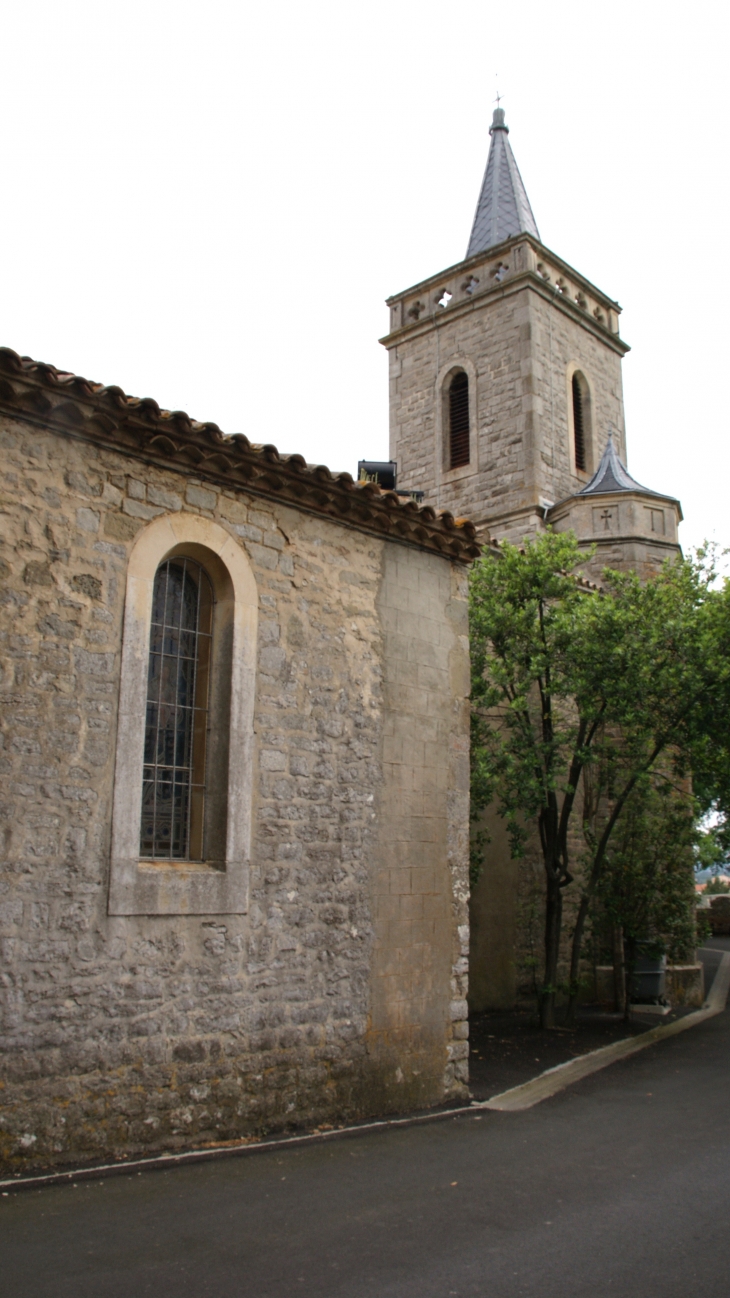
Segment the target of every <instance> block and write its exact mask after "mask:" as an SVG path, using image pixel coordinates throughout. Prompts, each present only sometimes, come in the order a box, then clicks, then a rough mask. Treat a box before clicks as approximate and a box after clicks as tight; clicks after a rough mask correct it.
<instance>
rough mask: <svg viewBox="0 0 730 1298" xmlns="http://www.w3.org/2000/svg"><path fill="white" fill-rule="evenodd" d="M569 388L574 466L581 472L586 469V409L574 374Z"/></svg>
mask: <svg viewBox="0 0 730 1298" xmlns="http://www.w3.org/2000/svg"><path fill="white" fill-rule="evenodd" d="M571 389H572V393H573V450H574V452H575V467H576V469H578V470H579V471H580V472H581V473H584V472H585V469H586V434H587V432H588V429H587V427H586V424H587V422H588V421H587V419H586V409H585V397H584V393H583V388H582V385H581V381H580V377H579V375H578V374H574V375H573V378H572V379H571Z"/></svg>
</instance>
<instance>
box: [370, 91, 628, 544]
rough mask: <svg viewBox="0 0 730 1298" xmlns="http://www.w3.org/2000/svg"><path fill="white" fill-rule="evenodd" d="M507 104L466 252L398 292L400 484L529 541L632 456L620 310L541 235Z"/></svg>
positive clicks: (396, 442)
mask: <svg viewBox="0 0 730 1298" xmlns="http://www.w3.org/2000/svg"><path fill="white" fill-rule="evenodd" d="M508 132H509V128H508V127H507V125H506V123H505V114H504V110H503V109H501V108H497V109H496V110H495V112H494V117H493V121H492V126H491V128H490V135H491V143H490V148H489V157H488V160H487V167H486V171H485V173H484V180H483V182H482V188H481V192H480V195H479V201H478V203H477V209H476V214H475V216H474V222H473V226H472V231H471V236H470V239H469V245H468V248H467V254H466V257H465V258H464V260H463V261H461V262H458V263H457V265H455V266H451V267H449V268H448V269H447V270H445V271H443V272H441V273H440V274H438V275H433V276H431V277H430V278H429V279H426V280H423V281H422V282H421V283H420V284H415V285H413V287H412V288H409V289H406V290H405V291H404V292H402V293H396V294H395V295H394V296H393V297H391V298H389V299H388V307H389V309H390V332H389V333H388V335H387V336H386V337H385V338H383V339H382V340H381V341H382V343H383V345H384V346H385V347H386V348H387V349H388V352H389V355H390V457H391V460H395V461H396V462H397V465H398V487H399V488H403V489H405V490H420V491H423V492H424V494H425V503H427V504H430V505H433V506H434V507H435V508H437V509H448V510H450V511H451V512H452V513H453V514H454V515H456V516H463V515H467V516H468V517H469V518H471V519H472V520H473V521H474V523H475V524H476V525H477V527H478V528H479V529H480V530H482V532H483V534H485V535H489V536H491V537H493V538H494V539H497V540H500V539H502V538H503V537H507V538H508V539H510V540H512V541H520V540H522V539H523V537H525V536H527V535H530V534H532V533H534V532H535V531H537V530H539V529H541V528H542V527H544V526H545V523H546V521H549V515H550V511H551V509H552V507H553V506H554V505H555V504H556V503H558V502H562V501H565V500H566V499H567V498H569V497H573V496H575V495H577V494H578V493H579V492H581V491H582V490H583V488H584V487H586V486H587V485H588V484H589V482H590V480H591V478H592V477H593V475H594V474H595V472H596V471H597V469H598V466H599V464H600V461H601V456H602V452H603V450H604V447H605V444H606V439H607V435H608V430H609V428H613V429H614V438H615V451H616V453H617V454H618V455H619V457H621V458H623V459H625V454H626V451H625V433H624V408H623V391H622V382H621V359H622V357H623V355H624V354H625V352H626V351H628V347H627V345H626V343H624V342H623V340H622V339H621V337H620V336H619V314H620V307H619V306H618V304H617V303H616V302H614V301H613V300H612V299H611V298H610V297H607V295H606V294H605V293H603V292H602V291H601V290H600V289H598V288H596V286H595V285H594V284H591V283H590V282H589V281H588V280H587V279H585V278H584V276H583V275H581V274H580V273H579V272H578V271H576V270H574V269H573V268H572V267H571V266H569V265H568V263H567V262H564V261H562V260H561V259H560V258H559V257H557V256H556V255H555V254H554V253H552V252H550V251H549V250H548V249H547V248H545V247H544V246H543V244H542V243H541V242H540V235H539V232H538V228H537V224H536V221H535V217H534V215H533V212H532V208H531V206H530V202H529V199H528V197H527V193H526V190H525V187H524V184H523V182H522V178H521V176H520V173H519V170H518V167H517V163H516V161H515V158H514V154H513V152H512V149H511V147H510V143H509V137H508Z"/></svg>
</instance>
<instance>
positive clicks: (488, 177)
mask: <svg viewBox="0 0 730 1298" xmlns="http://www.w3.org/2000/svg"><path fill="white" fill-rule="evenodd" d="M489 134H490V135H491V137H492V143H491V144H490V146H489V157H488V158H487V169H486V171H485V172H484V180H483V181H482V192H481V193H480V195H479V202H478V203H477V210H476V213H475V216H474V224H473V226H472V229H471V238H470V240H469V247H468V249H467V253H466V255H467V257H473V256H475V254H476V253H478V252H484V251H485V250H486V249H487V248H491V247H493V246H494V244H497V243H501V242H502V240H503V239H509V238H510V237H511V235H513V234H521V233H522V232H523V231H527V233H528V234H532V235H534V236H535V238H536V239H539V238H540V235H539V232H538V229H537V223H536V221H535V218H534V216H533V215H532V208H531V207H530V200H529V199H528V197H527V193H526V191H525V186H524V185H523V183H522V177H521V175H520V173H519V170H518V168H517V163H516V162H515V157H514V154H513V152H512V149H511V148H510V143H509V140H508V139H507V136H508V134H509V127H508V126H506V125H505V120H504V109H503V108H495V110H494V116H493V118H492V125H491V126H490V128H489Z"/></svg>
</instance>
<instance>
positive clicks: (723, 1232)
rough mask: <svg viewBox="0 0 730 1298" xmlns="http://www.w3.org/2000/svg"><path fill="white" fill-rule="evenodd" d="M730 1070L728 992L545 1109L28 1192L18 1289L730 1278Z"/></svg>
mask: <svg viewBox="0 0 730 1298" xmlns="http://www.w3.org/2000/svg"><path fill="white" fill-rule="evenodd" d="M713 945H714V946H715V947H717V948H719V949H724V950H727V949H730V942H728V941H723V940H716V941H715V942H714V943H713ZM729 1083H730V1011H726V1012H725V1013H724V1014H721V1015H718V1016H717V1017H716V1018H714V1019H711V1020H709V1021H708V1022H706V1023H704V1024H702V1025H700V1026H699V1027H696V1028H693V1029H691V1030H690V1031H688V1032H685V1033H682V1034H681V1035H679V1036H676V1037H673V1038H672V1039H670V1040H668V1041H666V1042H662V1043H660V1044H657V1045H654V1046H650V1047H649V1048H648V1049H646V1050H645V1051H642V1052H641V1053H640V1054H638V1055H636V1056H635V1057H633V1058H631V1059H627V1060H625V1061H623V1062H621V1063H618V1064H614V1065H613V1066H612V1067H610V1068H608V1069H606V1070H605V1071H603V1072H600V1073H597V1074H596V1075H594V1076H593V1077H590V1078H587V1079H586V1080H585V1081H583V1082H581V1083H579V1084H578V1085H576V1086H574V1087H572V1088H571V1089H570V1090H568V1091H566V1092H564V1093H563V1094H561V1095H558V1096H556V1097H554V1098H553V1099H552V1100H548V1101H546V1102H545V1103H543V1104H541V1105H538V1106H537V1107H536V1108H534V1109H531V1110H529V1111H527V1112H524V1113H514V1114H510V1113H496V1112H485V1113H483V1114H482V1115H481V1116H471V1115H469V1116H465V1117H454V1118H448V1119H446V1120H444V1121H439V1122H433V1123H427V1124H424V1125H422V1126H418V1127H409V1128H403V1129H400V1130H389V1131H386V1132H381V1133H370V1134H367V1135H364V1136H348V1137H345V1138H342V1139H338V1140H337V1141H334V1142H332V1143H329V1144H326V1143H325V1144H312V1145H309V1146H306V1147H303V1148H299V1149H291V1150H288V1151H284V1150H281V1151H275V1152H271V1153H262V1154H254V1155H244V1156H242V1157H236V1158H228V1159H223V1160H221V1161H218V1162H212V1163H204V1164H201V1165H198V1166H187V1167H181V1168H178V1169H175V1170H171V1171H169V1172H147V1173H145V1174H143V1175H134V1176H124V1177H113V1178H110V1179H107V1180H105V1181H103V1182H99V1181H91V1182H86V1183H82V1184H80V1185H79V1186H78V1187H77V1188H74V1187H72V1186H68V1185H64V1186H58V1187H51V1188H48V1189H44V1190H40V1191H33V1192H31V1191H25V1192H21V1193H17V1194H12V1195H10V1196H9V1197H8V1198H3V1199H0V1277H2V1290H3V1292H4V1293H6V1294H8V1295H13V1298H46V1295H48V1296H49V1298H50V1295H53V1298H70V1296H71V1295H73V1298H92V1296H93V1298H122V1296H124V1298H138V1296H142V1295H146V1294H152V1295H155V1298H168V1295H169V1296H170V1298H172V1296H173V1295H174V1298H193V1296H195V1298H204V1296H205V1295H212V1296H214V1298H244V1296H245V1298H290V1296H291V1295H302V1296H303V1298H304V1296H306V1298H365V1296H367V1298H391V1296H393V1298H395V1296H396V1295H397V1298H472V1296H476V1295H478V1298H516V1296H517V1295H529V1298H533V1296H534V1298H538V1296H539V1298H553V1296H554V1298H583V1296H584V1295H585V1298H588V1296H589V1295H590V1298H602V1296H603V1295H612V1294H616V1295H620V1296H621V1298H634V1295H636V1298H694V1295H701V1296H702V1298H727V1295H728V1294H730V1248H728V1240H729V1237H730V1105H729V1104H728V1099H729V1089H730V1088H729Z"/></svg>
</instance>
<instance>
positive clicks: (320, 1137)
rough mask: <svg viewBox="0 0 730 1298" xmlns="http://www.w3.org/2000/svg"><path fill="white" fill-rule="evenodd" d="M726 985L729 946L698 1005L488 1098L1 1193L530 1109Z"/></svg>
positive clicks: (647, 1041)
mask: <svg viewBox="0 0 730 1298" xmlns="http://www.w3.org/2000/svg"><path fill="white" fill-rule="evenodd" d="M729 990H730V952H726V953H725V954H724V955H723V957H722V959H721V961H720V965H719V968H718V970H717V973H716V974H715V978H714V981H713V983H712V988H711V990H710V994H709V996H708V998H707V1000H706V1001H705V1004H704V1005H703V1007H702V1009H701V1010H696V1011H695V1013H694V1014H687V1015H686V1017H685V1018H683V1019H677V1020H676V1022H674V1023H667V1024H664V1025H662V1026H660V1027H657V1028H650V1030H649V1031H648V1032H644V1033H643V1034H642V1035H641V1036H640V1037H630V1038H627V1039H624V1040H623V1041H615V1042H614V1043H613V1045H610V1046H603V1047H602V1048H601V1049H600V1050H592V1051H591V1053H590V1054H587V1055H581V1056H580V1057H579V1058H578V1059H571V1060H569V1061H568V1063H566V1064H558V1065H557V1066H556V1067H555V1068H548V1069H547V1070H546V1072H544V1073H540V1074H539V1076H538V1077H533V1079H532V1081H530V1082H523V1084H522V1085H521V1086H514V1087H513V1088H512V1089H511V1090H509V1091H502V1093H501V1094H500V1095H493V1096H492V1097H491V1099H489V1100H473V1101H472V1103H471V1104H464V1105H459V1106H456V1107H454V1108H453V1109H439V1110H438V1112H437V1113H418V1114H414V1115H412V1116H410V1117H408V1116H407V1117H403V1118H381V1119H380V1120H379V1121H377V1122H362V1123H359V1124H358V1125H357V1126H352V1127H335V1128H334V1129H333V1130H332V1131H312V1132H309V1133H307V1134H303V1135H301V1136H280V1137H274V1139H273V1140H255V1139H253V1140H242V1141H239V1142H237V1143H236V1144H230V1145H220V1146H218V1148H216V1149H188V1150H185V1151H184V1152H182V1153H180V1154H159V1155H157V1156H155V1157H154V1158H136V1159H130V1160H129V1162H124V1163H122V1162H119V1163H104V1164H102V1165H101V1166H99V1165H97V1166H96V1167H76V1168H71V1169H69V1170H67V1171H64V1172H46V1173H42V1174H41V1175H39V1176H24V1177H19V1178H18V1179H14V1178H13V1177H9V1178H7V1179H6V1180H0V1191H1V1192H2V1194H3V1195H4V1196H6V1195H8V1194H9V1193H11V1192H15V1193H17V1192H18V1191H19V1190H41V1189H43V1188H44V1187H46V1186H52V1185H68V1184H71V1183H73V1182H74V1181H100V1180H103V1179H104V1178H105V1177H109V1176H129V1175H130V1174H131V1173H133V1172H135V1173H136V1174H137V1175H138V1176H141V1174H142V1172H153V1171H166V1170H168V1169H170V1168H173V1167H182V1166H184V1165H185V1164H189V1163H205V1162H211V1161H212V1160H213V1159H217V1158H231V1157H232V1156H234V1155H236V1154H259V1153H261V1154H263V1153H268V1152H269V1151H270V1150H275V1149H292V1148H295V1147H296V1146H301V1145H309V1144H312V1143H313V1142H317V1143H321V1142H323V1141H325V1140H336V1139H341V1138H342V1137H344V1136H358V1135H365V1134H367V1133H368V1132H372V1131H387V1130H389V1129H392V1128H393V1127H415V1126H418V1125H419V1124H420V1123H422V1122H443V1121H444V1120H445V1119H446V1118H456V1117H461V1116H463V1115H464V1114H471V1115H472V1117H474V1116H478V1115H479V1113H480V1112H481V1111H482V1110H484V1109H493V1110H496V1111H498V1112H502V1113H519V1112H520V1111H521V1110H523V1109H531V1108H533V1106H534V1105H535V1104H539V1103H540V1102H541V1101H542V1100H547V1099H549V1098H550V1096H551V1095H556V1094H557V1093H558V1091H563V1090H565V1088H566V1087H567V1086H571V1085H572V1083H573V1082H578V1081H580V1080H581V1078H582V1077H589V1076H590V1075H591V1073H597V1072H599V1070H600V1069H601V1068H607V1067H608V1065H609V1064H612V1063H614V1062H615V1061H616V1060H617V1059H625V1058H627V1056H629V1055H633V1054H636V1053H637V1052H638V1051H639V1050H643V1049H644V1048H645V1047H646V1046H650V1045H653V1044H654V1042H655V1041H661V1040H663V1038H664V1037H671V1036H675V1035H676V1033H678V1032H684V1030H685V1029H686V1028H692V1027H694V1026H695V1024H697V1023H703V1022H704V1021H705V1019H711V1018H713V1017H714V1015H715V1014H721V1013H722V1011H723V1010H724V1008H725V1003H726V1001H727V997H728V991H729Z"/></svg>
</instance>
